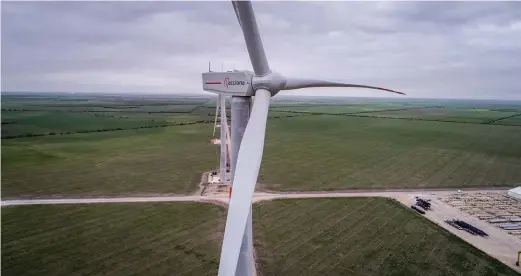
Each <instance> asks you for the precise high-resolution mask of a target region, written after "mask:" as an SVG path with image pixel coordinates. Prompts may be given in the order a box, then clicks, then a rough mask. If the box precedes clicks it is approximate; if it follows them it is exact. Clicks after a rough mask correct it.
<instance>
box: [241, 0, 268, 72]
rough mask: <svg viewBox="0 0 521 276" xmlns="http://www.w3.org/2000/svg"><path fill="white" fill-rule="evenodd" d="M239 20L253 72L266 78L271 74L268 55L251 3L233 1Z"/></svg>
mask: <svg viewBox="0 0 521 276" xmlns="http://www.w3.org/2000/svg"><path fill="white" fill-rule="evenodd" d="M233 2H234V4H233V6H234V8H235V12H236V14H237V18H239V22H240V25H241V29H242V33H243V35H244V40H245V41H246V47H247V48H248V54H249V55H250V60H251V65H252V66H253V72H255V75H256V76H264V75H266V74H268V73H269V72H270V67H269V65H268V60H267V58H266V53H264V46H262V39H261V37H260V33H259V28H258V27H257V21H256V20H255V13H254V12H253V8H252V6H251V2H250V1H233Z"/></svg>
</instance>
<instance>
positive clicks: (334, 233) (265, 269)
mask: <svg viewBox="0 0 521 276" xmlns="http://www.w3.org/2000/svg"><path fill="white" fill-rule="evenodd" d="M253 212H254V213H253V214H254V215H253V216H254V219H253V222H254V229H255V230H254V235H255V237H254V239H255V240H254V243H255V249H256V252H257V256H258V260H257V262H258V264H259V266H260V267H259V269H260V271H261V273H262V275H288V276H290V275H517V273H516V272H514V271H513V270H511V269H510V268H508V267H506V266H505V265H503V264H502V263H500V262H499V261H496V260H494V259H492V258H490V257H489V256H487V255H486V254H484V253H483V252H481V251H479V250H478V249H476V248H474V247H472V246H470V245H468V244H467V243H465V242H464V241H462V240H460V239H459V238H457V237H455V236H453V235H452V234H450V233H448V232H446V231H445V230H443V229H441V228H439V227H437V226H436V225H434V224H433V223H431V222H430V221H428V220H427V219H425V218H423V217H421V216H419V215H417V214H416V213H414V212H413V211H410V210H407V209H405V208H404V207H403V206H401V205H400V204H399V203H397V202H396V201H394V200H391V199H376V198H351V199H340V198H336V199H298V200H276V201H272V202H262V203H258V204H255V205H254V210H253Z"/></svg>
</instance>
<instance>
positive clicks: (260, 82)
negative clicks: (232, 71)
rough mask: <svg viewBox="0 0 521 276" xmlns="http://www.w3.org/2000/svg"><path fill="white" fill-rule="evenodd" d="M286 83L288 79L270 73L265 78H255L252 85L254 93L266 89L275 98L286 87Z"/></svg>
mask: <svg viewBox="0 0 521 276" xmlns="http://www.w3.org/2000/svg"><path fill="white" fill-rule="evenodd" d="M286 81H287V80H286V78H285V77H284V76H282V75H281V74H279V73H277V72H274V71H270V72H269V73H268V74H266V75H264V76H253V78H252V81H251V83H252V87H253V91H257V89H266V90H268V91H269V92H270V93H271V96H272V97H273V96H275V95H276V94H277V93H278V92H279V91H280V90H281V89H282V88H283V87H284V86H285V85H286Z"/></svg>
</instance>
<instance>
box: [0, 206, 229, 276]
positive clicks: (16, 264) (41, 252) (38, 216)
mask: <svg viewBox="0 0 521 276" xmlns="http://www.w3.org/2000/svg"><path fill="white" fill-rule="evenodd" d="M225 216H226V214H225V212H224V209H222V208H220V207H218V206H214V205H208V204H188V203H175V204H170V203H158V204H145V203H140V204H121V203H118V204H95V205H94V204H93V205H56V206H45V205H44V206H26V207H8V208H2V275H5V276H8V275H13V276H14V275H16V276H22V275H54V276H57V275H67V276H69V275H168V274H171V275H172V274H173V275H216V274H217V269H218V262H219V259H218V256H219V254H220V245H221V239H222V233H223V231H224V222H225ZM193 218H197V219H193Z"/></svg>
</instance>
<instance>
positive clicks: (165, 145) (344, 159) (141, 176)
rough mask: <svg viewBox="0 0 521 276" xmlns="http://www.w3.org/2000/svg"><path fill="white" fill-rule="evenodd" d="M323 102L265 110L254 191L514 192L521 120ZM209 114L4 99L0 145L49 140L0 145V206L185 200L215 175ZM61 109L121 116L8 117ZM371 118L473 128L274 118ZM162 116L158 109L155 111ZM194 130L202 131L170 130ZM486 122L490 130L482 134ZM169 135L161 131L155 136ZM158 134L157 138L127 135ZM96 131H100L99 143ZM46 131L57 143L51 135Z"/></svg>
mask: <svg viewBox="0 0 521 276" xmlns="http://www.w3.org/2000/svg"><path fill="white" fill-rule="evenodd" d="M318 102H320V101H318ZM324 102H326V103H328V104H329V106H325V105H326V104H324V103H317V104H315V106H311V104H312V103H311V102H305V103H304V104H303V105H305V106H299V107H291V108H290V107H280V106H288V105H289V104H288V103H286V102H282V103H283V104H277V102H275V104H274V106H275V107H276V108H273V109H272V110H270V113H269V116H270V119H269V121H268V126H267V137H266V146H265V150H264V158H263V164H262V168H261V174H260V180H259V181H260V183H261V184H262V185H261V187H262V188H267V189H273V190H338V189H340V190H342V189H382V188H440V187H450V188H464V187H499V186H516V185H519V183H521V143H519V141H520V139H521V128H520V127H517V126H507V125H506V124H516V122H517V120H518V119H519V117H515V116H514V117H510V118H506V119H501V118H503V117H507V116H511V114H516V112H517V109H515V108H514V106H508V105H507V107H508V108H506V107H505V108H500V107H501V106H494V105H493V106H491V107H489V108H486V107H485V106H479V108H471V107H468V106H467V107H465V108H457V107H453V106H451V107H446V108H445V107H444V108H423V109H419V108H418V107H421V106H433V105H435V104H438V103H437V102H422V101H412V102H411V103H402V102H391V103H385V102H376V103H366V102H361V103H360V102H348V101H346V102H342V104H345V106H340V105H339V104H338V103H337V104H336V105H332V104H331V103H332V102H331V101H324ZM23 103H25V105H24V104H23ZM213 103H214V101H212V100H209V99H206V101H204V100H202V99H199V100H198V102H194V100H191V99H185V100H182V99H175V100H168V101H166V100H161V101H159V100H156V101H143V100H133V101H130V100H124V99H120V100H115V99H111V100H107V99H105V98H102V99H97V98H95V99H85V100H83V99H76V100H74V101H72V100H70V101H65V100H64V99H59V100H57V99H51V100H49V101H42V100H38V101H37V100H34V99H23V100H20V99H17V100H12V99H9V100H5V99H2V108H3V111H2V133H4V132H9V131H14V130H16V131H18V132H19V133H25V132H35V133H47V134H46V135H45V136H38V137H26V138H14V139H2V197H3V198H6V197H15V196H49V195H120V194H157V193H172V194H173V193H175V194H189V193H193V192H195V191H196V190H197V187H198V186H197V184H198V183H199V181H200V176H201V173H202V172H204V171H209V170H212V169H215V168H216V167H217V166H218V160H219V158H218V154H219V149H218V147H217V146H215V145H209V144H208V141H209V140H210V139H211V138H212V132H213V129H212V128H213V125H212V124H211V122H212V121H213V118H214V117H213V113H214V111H215V109H214V108H213V107H212V104H213ZM333 103H334V102H333ZM67 104H69V107H67V108H72V109H76V108H81V109H88V108H91V109H92V108H116V107H117V108H119V110H120V111H118V112H84V111H85V110H83V111H81V112H76V111H66V112H61V111H60V112H57V111H56V110H53V111H50V110H45V111H5V110H4V109H8V107H9V108H12V109H24V108H28V106H37V105H40V107H41V106H46V107H47V108H58V107H56V106H59V108H62V107H63V106H67ZM195 104H200V107H199V108H196V109H193V110H192V111H190V112H187V113H161V112H160V111H161V110H163V111H166V110H167V109H168V108H170V107H172V106H184V107H190V108H192V107H193V106H195ZM458 104H460V103H458ZM371 106H373V107H372V109H382V110H384V109H387V110H389V109H396V108H401V109H404V108H414V109H408V110H402V111H394V112H396V113H401V114H402V115H403V114H409V115H411V114H412V115H411V116H419V115H418V114H420V115H421V114H424V113H425V114H431V113H434V114H437V113H436V112H444V110H449V109H451V110H452V109H454V110H458V112H460V113H461V114H464V115H465V116H467V117H468V118H470V119H469V120H474V121H475V122H474V123H472V122H467V123H464V124H463V123H450V122H436V121H434V122H433V121H420V120H415V121H411V120H396V119H388V118H384V117H385V116H384V117H382V118H380V117H377V116H383V115H382V114H384V115H385V113H386V112H387V113H389V111H378V112H371V113H360V114H351V115H349V116H347V115H346V116H344V115H334V116H333V115H312V114H302V113H291V112H284V111H280V110H279V108H282V109H299V110H300V109H302V110H315V109H316V110H321V111H329V112H332V113H345V112H346V110H352V109H353V108H354V109H357V110H358V109H364V110H365V109H371ZM163 107H164V108H166V109H161V108H163ZM135 108H157V109H156V111H158V112H156V113H154V112H151V113H149V112H134V113H133V112H129V111H128V110H129V109H135ZM492 109H493V110H492ZM183 112H184V111H183ZM379 114H380V115H379ZM477 114H479V116H478V115H477ZM286 116H297V117H293V118H285V117H286ZM356 116H373V117H356ZM404 116H405V115H404ZM407 116H408V115H407ZM421 116H423V115H421ZM429 116H431V115H429ZM461 116H463V115H461ZM473 116H474V117H473ZM463 117H464V116H463ZM463 117H462V118H463ZM276 118H282V119H280V120H279V119H276ZM202 119H204V120H207V121H206V122H203V123H197V124H193V125H175V124H181V123H182V124H184V123H186V122H194V121H198V120H202ZM499 119H500V120H499ZM465 120H467V119H465ZM490 120H497V121H495V122H492V124H483V123H480V122H486V121H489V122H490ZM208 122H209V123H208ZM165 123H166V124H168V125H167V126H163V125H161V124H165ZM155 124H159V125H160V127H156V128H144V129H126V128H127V127H135V126H137V127H141V126H144V127H151V126H154V125H155ZM493 124H505V125H501V126H500V125H493ZM84 128H88V129H91V130H90V133H74V131H76V130H81V129H84ZM106 128H109V129H106ZM113 128H116V129H122V130H114V129H113ZM13 129H14V130H13ZM97 129H105V130H106V131H104V132H97ZM51 131H52V132H55V135H48V133H49V132H51ZM217 135H218V131H217Z"/></svg>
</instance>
